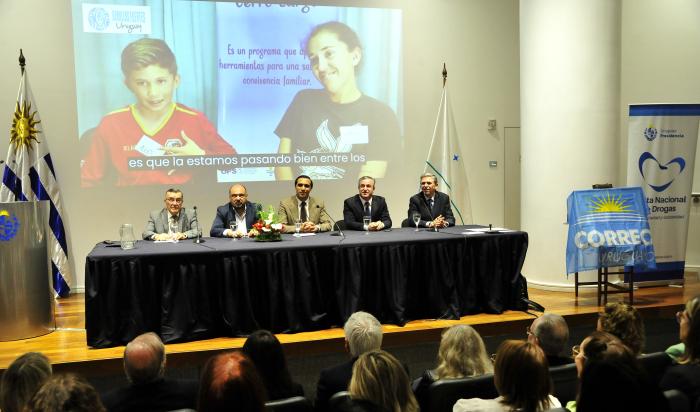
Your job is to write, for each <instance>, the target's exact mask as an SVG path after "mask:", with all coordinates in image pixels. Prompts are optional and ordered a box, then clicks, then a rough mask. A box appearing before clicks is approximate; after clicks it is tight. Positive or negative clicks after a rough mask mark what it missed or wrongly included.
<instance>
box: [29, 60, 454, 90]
mask: <svg viewBox="0 0 700 412" xmlns="http://www.w3.org/2000/svg"><path fill="white" fill-rule="evenodd" d="M20 52H21V51H20ZM445 83H447V66H446V65H445V63H442V87H443V88H444V87H445Z"/></svg>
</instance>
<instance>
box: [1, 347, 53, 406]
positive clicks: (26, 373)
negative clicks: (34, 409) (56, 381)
mask: <svg viewBox="0 0 700 412" xmlns="http://www.w3.org/2000/svg"><path fill="white" fill-rule="evenodd" d="M49 377H51V363H50V362H49V360H48V358H47V357H46V356H44V355H43V354H41V353H39V352H27V353H25V354H24V355H21V356H20V357H18V358H17V359H15V360H14V361H12V363H11V364H10V366H8V367H7V369H6V370H5V373H3V374H2V381H1V382H0V409H2V410H3V411H4V412H22V410H23V409H24V406H25V405H26V404H27V402H29V399H31V398H32V396H34V394H35V393H36V391H37V390H38V389H39V388H40V387H41V385H43V384H44V382H46V380H48V379H49Z"/></svg>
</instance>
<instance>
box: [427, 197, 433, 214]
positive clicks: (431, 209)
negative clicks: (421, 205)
mask: <svg viewBox="0 0 700 412" xmlns="http://www.w3.org/2000/svg"><path fill="white" fill-rule="evenodd" d="M428 204H429V205H430V211H431V212H432V211H433V199H430V200H428Z"/></svg>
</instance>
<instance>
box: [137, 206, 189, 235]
mask: <svg viewBox="0 0 700 412" xmlns="http://www.w3.org/2000/svg"><path fill="white" fill-rule="evenodd" d="M169 220H170V214H169V213H168V211H167V210H166V209H165V208H163V209H161V210H154V211H152V212H151V213H150V215H149V216H148V224H146V229H145V230H144V231H143V238H144V239H145V240H151V236H153V235H155V234H156V233H168V223H169V222H168V221H169ZM177 224H178V228H179V231H180V232H182V233H184V234H185V235H186V236H187V238H188V239H192V238H195V237H197V234H198V233H199V234H201V233H202V229H200V228H199V222H197V218H196V217H195V214H194V211H191V210H188V209H186V208H184V207H183V208H182V209H180V216H179V218H178V221H177Z"/></svg>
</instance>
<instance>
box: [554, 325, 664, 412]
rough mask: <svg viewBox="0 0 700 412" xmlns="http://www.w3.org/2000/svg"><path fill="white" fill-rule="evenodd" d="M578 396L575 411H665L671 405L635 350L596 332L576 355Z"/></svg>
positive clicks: (607, 335) (572, 409)
mask: <svg viewBox="0 0 700 412" xmlns="http://www.w3.org/2000/svg"><path fill="white" fill-rule="evenodd" d="M576 366H577V369H578V370H579V376H580V381H579V394H578V399H577V401H576V404H575V405H573V404H572V403H571V402H570V403H569V404H568V405H567V409H569V410H570V411H574V412H589V411H590V412H594V411H595V412H606V411H610V412H618V411H635V412H640V411H649V412H652V411H653V412H657V411H658V412H663V411H666V410H668V405H667V403H666V399H665V398H664V396H663V394H662V393H661V391H660V390H659V388H658V387H656V385H655V384H654V383H653V382H652V381H651V379H649V376H648V375H647V373H646V371H644V369H643V368H642V367H641V364H640V363H639V360H638V359H637V358H636V357H635V356H634V354H633V353H632V350H631V349H629V348H628V347H626V346H625V345H624V344H623V343H622V342H621V341H620V340H619V339H618V338H616V337H615V336H613V335H611V334H609V333H605V332H599V331H596V332H593V333H592V334H591V335H589V336H588V337H586V339H584V340H583V342H582V343H581V351H580V352H579V353H578V354H577V356H576Z"/></svg>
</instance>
